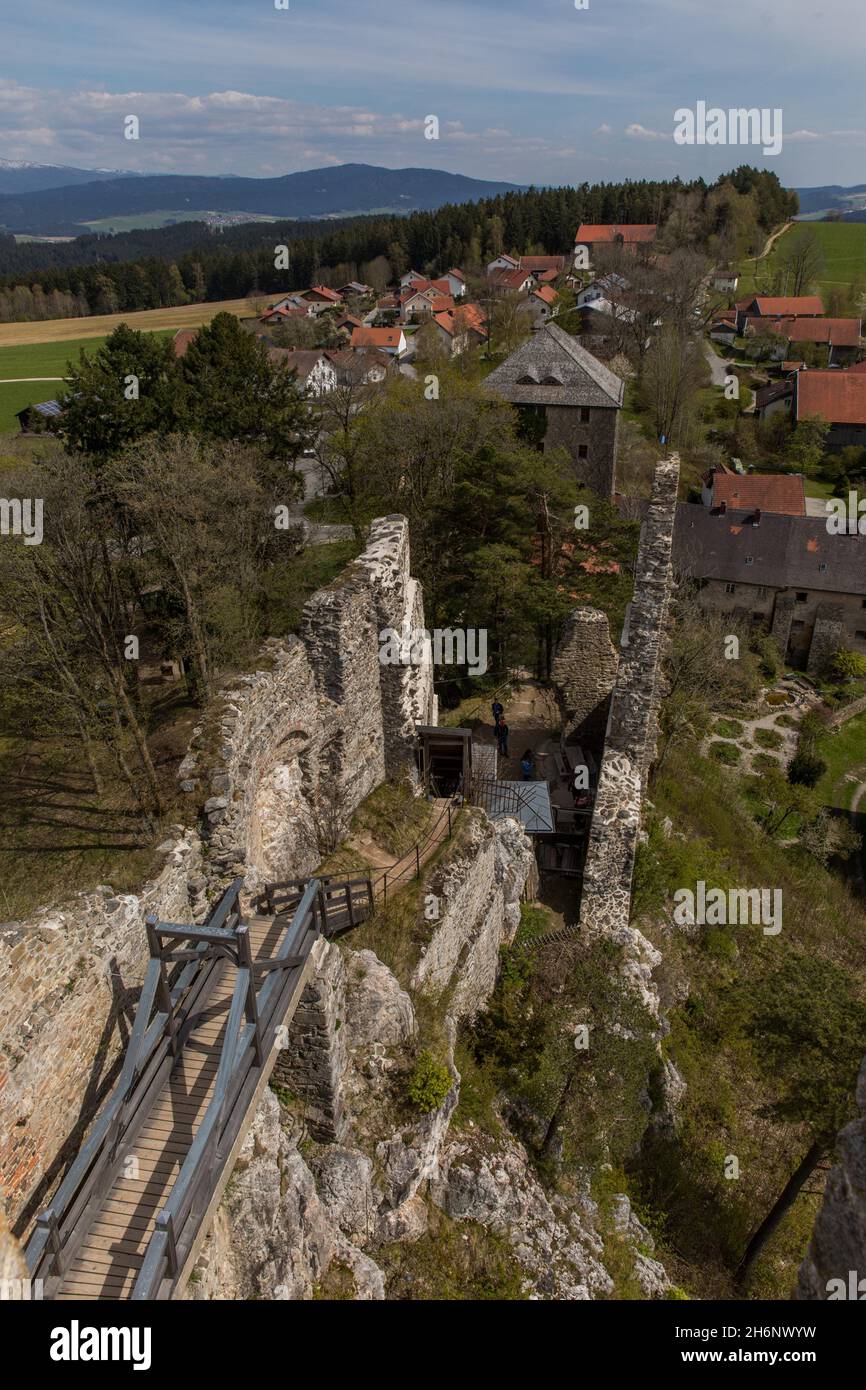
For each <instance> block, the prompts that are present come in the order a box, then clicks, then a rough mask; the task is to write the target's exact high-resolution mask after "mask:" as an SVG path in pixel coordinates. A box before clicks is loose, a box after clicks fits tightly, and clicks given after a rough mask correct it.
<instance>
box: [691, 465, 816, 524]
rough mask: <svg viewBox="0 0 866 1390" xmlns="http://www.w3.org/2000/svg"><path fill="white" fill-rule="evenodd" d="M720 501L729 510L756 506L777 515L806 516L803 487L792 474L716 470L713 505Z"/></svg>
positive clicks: (718, 504)
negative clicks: (723, 471)
mask: <svg viewBox="0 0 866 1390" xmlns="http://www.w3.org/2000/svg"><path fill="white" fill-rule="evenodd" d="M722 502H725V503H726V504H727V506H728V507H729V508H730V509H731V510H733V511H743V510H750V509H751V508H758V509H759V510H760V511H762V512H776V513H777V514H779V515H781V516H805V515H806V490H805V487H804V484H803V478H802V476H800V475H799V474H796V473H749V474H746V475H745V476H744V475H742V474H740V473H716V474H715V476H714V478H713V506H714V507H718V506H720V505H721V503H722Z"/></svg>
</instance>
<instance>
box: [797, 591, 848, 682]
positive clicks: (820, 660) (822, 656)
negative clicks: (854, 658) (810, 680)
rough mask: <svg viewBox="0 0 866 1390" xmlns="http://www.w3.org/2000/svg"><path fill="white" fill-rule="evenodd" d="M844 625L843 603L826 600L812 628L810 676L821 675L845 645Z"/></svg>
mask: <svg viewBox="0 0 866 1390" xmlns="http://www.w3.org/2000/svg"><path fill="white" fill-rule="evenodd" d="M844 624H845V620H844V617H843V612H842V605H841V603H831V602H828V601H827V600H825V601H824V602H823V603H819V604H818V609H817V611H816V613H815V625H814V627H813V628H812V643H811V646H810V647H809V660H808V662H807V664H806V670H807V671H808V672H809V674H810V675H813V676H816V675H820V674H821V673H822V672H823V670H824V668H825V667H826V665H827V663H828V662H829V660H830V658H831V657H832V656H834V655H835V653H836V652H837V651H838V650H839V648H840V647H841V646H843V645H844V638H843V634H844V630H845V629H844Z"/></svg>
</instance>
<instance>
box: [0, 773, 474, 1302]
mask: <svg viewBox="0 0 866 1390" xmlns="http://www.w3.org/2000/svg"><path fill="white" fill-rule="evenodd" d="M453 805H456V803H452V802H451V801H449V800H443V801H440V802H436V803H434V805H433V813H432V816H431V824H430V825H429V827H428V830H427V832H426V834H425V835H424V837H423V838H422V839H421V840H419V842H418V844H417V845H415V846H414V847H413V849H412V850H410V851H409V852H408V853H407V854H405V855H404V856H403V857H402V858H401V859H399V860H398V861H397V863H396V864H392V865H390V866H389V867H388V868H387V869H386V870H385V871H384V872H383V873H381V874H380V875H379V877H378V878H377V879H376V880H375V883H374V882H373V881H372V880H371V879H370V878H353V879H342V880H336V879H332V878H326V877H323V878H317V879H310V880H291V881H289V882H285V883H279V884H269V885H268V886H267V887H266V889H265V891H264V893H263V894H262V896H261V898H260V899H259V901H258V903H257V905H256V906H257V910H256V913H255V915H253V916H251V917H249V918H246V917H244V916H243V915H242V913H241V908H240V894H241V890H242V888H243V880H242V879H238V880H237V881H236V882H235V883H234V884H232V886H231V888H229V889H228V891H227V892H226V893H225V894H224V895H223V897H222V899H221V900H220V902H219V903H218V904H217V906H216V907H215V908H214V910H213V912H212V913H211V915H210V917H209V919H208V921H207V923H206V924H205V925H204V926H195V925H191V924H182V923H173V922H160V921H156V920H155V919H152V918H149V919H148V920H147V923H146V930H147V936H148V945H149V949H150V963H149V965H148V967H147V971H146V974H145V979H144V985H143V987H142V990H141V997H140V999H139V1003H138V1008H137V1010H136V1016H135V1022H134V1026H133V1030H132V1034H131V1037H130V1040H129V1044H128V1047H127V1050H126V1054H125V1056H124V1060H123V1066H122V1070H121V1074H120V1079H119V1081H118V1083H117V1085H116V1086H115V1088H114V1090H113V1091H112V1093H111V1095H110V1096H109V1097H108V1099H107V1101H106V1102H105V1104H104V1105H103V1107H102V1110H101V1111H100V1113H99V1115H98V1116H97V1118H96V1121H95V1122H94V1124H93V1126H92V1128H91V1131H90V1134H89V1135H88V1138H87V1139H86V1141H85V1143H84V1144H83V1146H82V1148H81V1150H80V1151H79V1153H78V1155H77V1157H76V1158H75V1160H74V1162H73V1164H72V1166H71V1168H70V1169H69V1171H68V1173H67V1174H66V1176H65V1178H64V1179H63V1182H62V1183H61V1184H60V1187H59V1188H58V1190H57V1192H56V1194H55V1196H54V1198H53V1200H52V1203H51V1205H50V1206H49V1207H48V1208H47V1209H46V1210H45V1211H43V1212H41V1213H40V1215H39V1216H38V1217H37V1220H36V1226H35V1230H34V1232H33V1234H32V1236H31V1237H30V1240H29V1241H28V1244H27V1251H26V1254H27V1264H28V1269H29V1272H30V1276H31V1278H33V1279H41V1280H42V1281H43V1287H44V1296H45V1297H46V1298H48V1299H132V1300H148V1299H165V1298H171V1297H172V1296H173V1294H174V1292H175V1290H176V1289H177V1288H178V1286H181V1287H182V1284H183V1281H184V1279H185V1278H186V1276H187V1274H188V1272H189V1270H190V1269H191V1268H192V1266H193V1264H194V1262H195V1259H196V1258H197V1255H198V1250H199V1248H200V1245H201V1241H202V1240H203V1238H204V1235H205V1233H206V1231H207V1226H208V1223H209V1221H210V1218H211V1216H212V1213H213V1210H214V1208H215V1206H216V1204H217V1202H218V1201H219V1198H220V1196H221V1193H222V1190H223V1187H224V1186H225V1183H226V1182H227V1180H228V1177H229V1175H230V1173H231V1170H232V1167H233V1165H234V1161H235V1158H236V1156H237V1152H238V1150H239V1148H240V1146H241V1144H242V1142H243V1139H244V1136H245V1134H246V1132H247V1129H248V1127H249V1124H250V1123H251V1121H252V1117H253V1115H254V1114H255V1110H256V1105H257V1101H258V1098H259V1096H260V1094H261V1092H262V1090H263V1089H264V1087H265V1086H266V1085H267V1082H268V1078H269V1077H270V1074H271V1071H272V1069H273V1065H274V1063H275V1061H276V1058H277V1053H278V1051H279V1050H280V1048H281V1047H284V1046H285V1045H286V1041H287V1034H286V1027H287V1025H288V1023H289V1021H290V1020H291V1018H292V1015H293V1014H294V1012H295V1009H296V1008H297V1005H298V1003H299V1001H300V998H301V995H302V993H303V990H304V987H305V985H306V982H307V980H308V978H309V977H310V976H311V974H312V973H313V971H314V969H315V967H316V962H317V960H318V953H316V952H315V951H314V948H315V947H316V946H317V944H318V943H319V942H321V941H323V940H332V939H333V938H335V937H338V936H340V935H342V934H343V933H344V932H347V931H351V930H352V929H353V928H354V927H356V926H359V925H360V924H361V923H362V922H365V921H366V920H367V919H368V918H369V917H370V916H371V915H372V914H373V911H374V906H375V903H376V900H377V899H381V900H382V901H387V897H388V893H389V892H393V891H397V890H399V889H400V888H401V887H402V886H404V885H405V884H406V883H408V882H409V881H411V879H412V878H414V877H416V876H418V875H420V872H421V868H422V867H423V865H424V864H425V863H426V862H427V860H428V859H429V858H430V857H431V855H433V854H435V852H436V850H437V849H438V848H439V846H440V845H441V843H442V842H443V840H445V839H446V838H447V837H449V836H450V835H451V833H452V819H453V809H452V808H453Z"/></svg>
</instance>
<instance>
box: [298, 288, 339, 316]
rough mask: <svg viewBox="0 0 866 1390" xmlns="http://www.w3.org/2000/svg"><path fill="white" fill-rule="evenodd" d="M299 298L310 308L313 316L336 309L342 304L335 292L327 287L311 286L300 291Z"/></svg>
mask: <svg viewBox="0 0 866 1390" xmlns="http://www.w3.org/2000/svg"><path fill="white" fill-rule="evenodd" d="M301 298H302V299H303V300H304V301H305V303H307V304H309V305H310V306H311V309H312V312H313V313H314V314H322V313H324V311H325V310H326V309H336V308H337V306H338V305H339V304H342V302H343V301H342V300H341V298H340V296H339V295H338V294H337V291H336V290H331V289H329V288H328V286H327V285H313V286H312V287H311V288H310V289H308V290H301Z"/></svg>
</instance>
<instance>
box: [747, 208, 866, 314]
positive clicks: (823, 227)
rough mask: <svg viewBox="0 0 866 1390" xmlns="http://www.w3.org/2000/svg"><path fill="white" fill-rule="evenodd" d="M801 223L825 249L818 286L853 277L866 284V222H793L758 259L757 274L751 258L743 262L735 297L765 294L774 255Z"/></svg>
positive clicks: (827, 286)
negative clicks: (753, 293)
mask: <svg viewBox="0 0 866 1390" xmlns="http://www.w3.org/2000/svg"><path fill="white" fill-rule="evenodd" d="M801 225H802V226H806V227H808V229H809V231H810V232H814V234H815V236H816V237H817V238H818V240H819V241H820V243H821V248H822V250H823V252H824V269H823V270H822V272H821V274H820V275H819V277H818V288H819V289H825V288H826V289H830V288H831V287H832V286H834V285H849V284H850V283H851V281H852V280H855V279H858V278H859V279H861V280H862V281H863V282H864V283H866V222H807V223H804V224H801V223H799V222H795V223H794V225H793V226H792V227H791V228H790V229H789V230H788V231H787V232H785V234H784V236H780V237H779V239H778V241H777V242H776V244H775V246H774V247H773V250H772V252H771V253H770V255H769V256H768V257H767V259H766V260H765V261H759V262H758V265H757V274H756V272H755V262H754V260H746V261H744V262H743V263H742V265H741V266H740V271H741V278H740V285H739V288H738V290H737V298H738V299H743V298H744V297H745V296H746V295H748V294H751V293H752V292H753V291H755V290H757V292H758V293H762V292H764V293H766V289H767V286H768V285H769V284H770V283H771V279H772V272H773V269H774V265H775V261H776V257H777V256H778V255H779V252H780V251H781V250H782V249H783V248H784V246H785V243H786V241H787V240H788V238H789V237H791V236H795V235H796V233H797V230H798V228H799V227H800V226H801Z"/></svg>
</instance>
